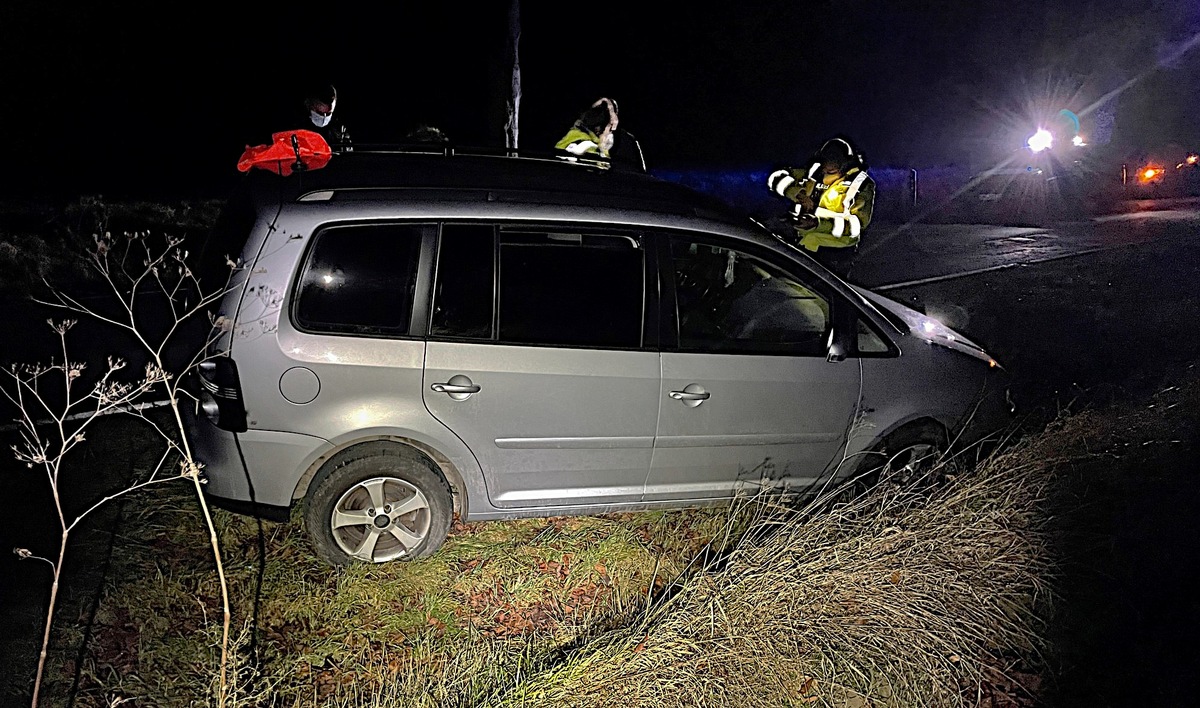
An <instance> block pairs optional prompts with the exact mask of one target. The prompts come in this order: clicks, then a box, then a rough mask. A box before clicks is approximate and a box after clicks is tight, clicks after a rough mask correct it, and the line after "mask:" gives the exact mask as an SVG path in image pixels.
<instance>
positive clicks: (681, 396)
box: [671, 391, 712, 401]
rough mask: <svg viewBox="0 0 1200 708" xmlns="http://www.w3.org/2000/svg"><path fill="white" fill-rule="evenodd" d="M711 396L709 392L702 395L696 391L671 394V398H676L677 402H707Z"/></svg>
mask: <svg viewBox="0 0 1200 708" xmlns="http://www.w3.org/2000/svg"><path fill="white" fill-rule="evenodd" d="M711 395H712V394H710V393H709V392H708V391H704V392H702V393H697V392H694V391H672V392H671V398H674V399H675V400H676V401H707V400H708V397H709V396H711Z"/></svg>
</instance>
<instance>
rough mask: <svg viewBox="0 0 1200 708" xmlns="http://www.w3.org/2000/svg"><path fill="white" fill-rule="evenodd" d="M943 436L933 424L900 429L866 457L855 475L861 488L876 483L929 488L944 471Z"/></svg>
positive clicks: (945, 461)
mask: <svg viewBox="0 0 1200 708" xmlns="http://www.w3.org/2000/svg"><path fill="white" fill-rule="evenodd" d="M948 449H949V444H948V441H947V438H946V433H945V431H944V430H942V429H941V428H940V427H937V426H934V425H923V426H912V427H908V428H902V429H900V430H898V431H896V432H895V433H892V434H891V435H889V436H888V437H886V438H884V440H883V442H882V443H881V444H880V445H879V446H878V447H877V448H876V449H875V450H873V451H872V452H871V453H869V454H868V456H867V458H866V461H865V463H864V465H863V467H862V468H861V469H860V471H859V474H858V475H857V476H858V477H859V478H860V479H861V480H862V482H863V485H864V486H867V487H870V486H874V485H875V484H878V483H880V482H886V483H893V484H901V485H915V486H932V485H934V484H936V483H937V482H938V481H939V480H941V479H942V478H943V477H944V476H945V473H946V472H948V470H947V469H946V465H947V464H949V463H948V462H947V460H946V453H947V451H948Z"/></svg>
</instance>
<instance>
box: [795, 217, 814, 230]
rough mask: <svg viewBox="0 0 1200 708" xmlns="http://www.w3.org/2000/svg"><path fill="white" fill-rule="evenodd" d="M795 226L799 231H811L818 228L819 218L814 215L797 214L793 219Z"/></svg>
mask: <svg viewBox="0 0 1200 708" xmlns="http://www.w3.org/2000/svg"><path fill="white" fill-rule="evenodd" d="M792 223H793V225H794V226H795V227H796V230H798V231H811V230H813V229H815V228H817V224H818V223H819V222H818V221H817V217H816V216H814V215H813V214H797V215H796V216H795V217H793V220H792Z"/></svg>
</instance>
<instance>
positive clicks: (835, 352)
mask: <svg viewBox="0 0 1200 708" xmlns="http://www.w3.org/2000/svg"><path fill="white" fill-rule="evenodd" d="M845 358H846V345H845V344H843V343H842V342H840V341H838V338H836V337H835V338H834V341H833V342H831V343H830V345H829V350H828V351H827V352H826V353H825V361H843V360H845Z"/></svg>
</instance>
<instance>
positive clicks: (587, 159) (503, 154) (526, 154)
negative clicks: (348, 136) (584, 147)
mask: <svg viewBox="0 0 1200 708" xmlns="http://www.w3.org/2000/svg"><path fill="white" fill-rule="evenodd" d="M337 152H339V153H341V154H354V153H370V154H409V155H442V156H444V157H466V156H470V157H499V158H513V159H519V160H537V161H542V162H556V163H563V162H568V163H574V164H582V165H586V166H590V167H601V168H606V169H607V168H612V169H615V170H620V171H628V172H646V171H647V170H646V165H645V161H644V160H642V161H641V164H632V163H628V162H625V161H623V160H613V159H612V158H608V157H602V156H600V155H595V154H588V155H574V154H572V153H569V152H567V151H566V150H557V151H529V150H517V149H515V148H501V147H483V146H465V145H454V144H451V143H432V142H429V143H358V142H356V143H353V144H351V145H347V146H344V147H343V148H342V149H341V150H339V151H337ZM638 154H639V156H640V155H641V148H640V146H639V148H638Z"/></svg>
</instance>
